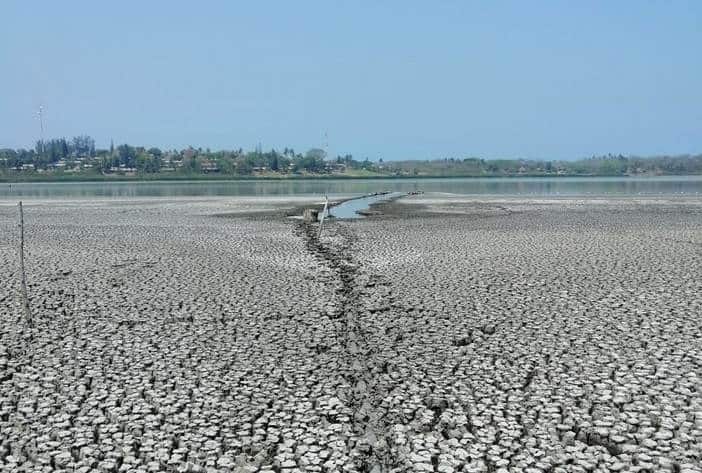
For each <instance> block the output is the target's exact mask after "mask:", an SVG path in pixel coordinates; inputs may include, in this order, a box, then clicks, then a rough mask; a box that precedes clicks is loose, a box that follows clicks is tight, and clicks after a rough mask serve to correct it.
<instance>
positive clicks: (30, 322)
mask: <svg viewBox="0 0 702 473" xmlns="http://www.w3.org/2000/svg"><path fill="white" fill-rule="evenodd" d="M19 214H20V225H19V226H20V245H19V260H20V276H21V278H22V284H21V289H22V306H23V308H24V316H25V319H26V321H27V325H29V326H30V327H33V326H34V323H33V320H32V311H31V310H30V308H29V296H28V295H27V275H26V273H25V271H24V211H23V210H22V201H21V200H20V202H19Z"/></svg>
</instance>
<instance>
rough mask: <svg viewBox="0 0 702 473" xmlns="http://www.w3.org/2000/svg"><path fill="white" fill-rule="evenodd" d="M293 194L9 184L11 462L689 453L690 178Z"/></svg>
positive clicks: (698, 227) (695, 207)
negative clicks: (248, 196) (347, 211)
mask: <svg viewBox="0 0 702 473" xmlns="http://www.w3.org/2000/svg"><path fill="white" fill-rule="evenodd" d="M293 204H294V205H297V204H301V206H305V205H309V203H308V202H306V201H305V202H302V203H299V202H298V203H294V202H293ZM290 205H291V203H290V202H276V203H270V202H267V203H265V205H263V204H262V203H260V202H259V203H251V202H233V201H227V200H225V199H222V200H218V199H208V200H203V201H192V202H189V201H186V200H178V201H168V202H158V201H145V202H143V203H141V204H138V205H135V204H134V203H133V202H131V203H124V204H122V203H114V202H113V203H111V204H109V205H107V204H105V205H103V204H94V205H84V204H83V205H81V204H72V203H71V204H52V205H48V204H35V205H31V206H29V207H28V208H26V209H25V211H26V214H25V220H26V223H27V229H26V235H25V236H26V238H27V273H28V274H27V276H28V280H29V293H30V298H31V306H32V308H33V310H34V311H35V317H34V318H35V326H34V328H29V327H27V326H26V325H25V324H24V323H23V322H22V320H21V317H20V315H21V307H20V305H19V300H18V299H17V296H16V295H17V291H18V284H17V281H18V278H17V265H16V251H15V250H16V249H15V246H14V245H15V243H16V241H15V240H16V227H15V225H16V214H15V212H16V210H15V208H14V207H11V206H0V228H1V229H2V231H1V232H0V283H1V284H0V317H1V321H2V325H1V326H0V340H1V342H0V343H1V346H0V466H1V467H2V468H3V469H7V470H9V471H12V470H18V469H20V468H24V469H40V468H44V469H47V470H50V469H55V470H59V471H61V470H62V471H74V470H75V471H90V470H91V469H99V470H102V471H149V470H151V471H162V470H166V469H175V470H177V471H240V472H244V471H289V472H293V471H323V472H333V471H358V472H370V471H372V472H385V471H441V472H452V471H466V472H468V471H473V472H479V471H554V472H555V471H698V465H699V462H700V455H701V454H702V394H701V393H702V381H701V379H702V364H701V363H702V362H701V361H700V357H699V354H700V353H702V345H701V343H702V342H701V341H700V340H702V324H701V323H700V319H699V314H700V313H702V299H701V298H700V294H702V287H701V286H700V284H701V283H700V281H702V274H701V273H700V271H702V269H701V268H702V252H701V251H700V249H701V248H702V203H701V202H699V201H694V200H685V201H676V200H666V201H653V200H648V201H642V202H639V201H632V200H627V199H624V200H621V201H618V200H606V201H605V200H597V201H596V202H595V201H592V200H587V201H585V200H540V201H524V200H517V199H492V200H491V199H483V200H476V199H466V198H462V199H457V198H452V200H451V201H448V202H447V199H445V198H443V197H442V198H441V199H439V198H437V197H436V196H414V197H409V198H406V199H405V198H403V199H401V200H399V201H396V202H388V203H382V204H379V205H376V206H374V208H373V210H379V211H381V212H382V214H380V215H375V216H371V217H369V218H366V219H360V220H356V221H343V220H337V221H332V220H330V221H328V222H326V223H325V230H324V232H323V234H322V237H321V239H317V232H316V226H309V227H308V226H305V225H303V224H302V223H301V222H298V221H294V220H289V219H285V218H283V215H284V214H285V213H286V212H289V211H291V209H292V208H293V207H294V205H293V207H291V206H290ZM222 214H227V215H228V217H229V218H216V217H215V216H216V215H222Z"/></svg>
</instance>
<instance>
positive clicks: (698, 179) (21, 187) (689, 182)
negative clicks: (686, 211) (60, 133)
mask: <svg viewBox="0 0 702 473" xmlns="http://www.w3.org/2000/svg"><path fill="white" fill-rule="evenodd" d="M383 191H390V192H411V191H425V192H448V193H455V194H466V195H498V196H499V195H504V196H597V195H612V196H640V195H688V196H689V195H693V196H694V195H702V176H665V177H630V178H627V177H523V178H522V177H518V178H432V179H307V180H240V181H160V182H60V183H58V182H57V183H15V184H7V183H3V184H0V199H13V200H14V199H19V198H22V199H32V198H36V199H66V198H70V199H82V198H85V199H92V198H136V197H214V196H290V195H323V194H327V195H329V196H330V197H340V196H350V195H363V194H371V193H374V192H383Z"/></svg>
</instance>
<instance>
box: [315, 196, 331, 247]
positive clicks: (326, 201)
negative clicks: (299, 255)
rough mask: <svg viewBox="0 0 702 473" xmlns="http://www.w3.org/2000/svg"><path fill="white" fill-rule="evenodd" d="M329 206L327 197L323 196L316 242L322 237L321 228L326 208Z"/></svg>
mask: <svg viewBox="0 0 702 473" xmlns="http://www.w3.org/2000/svg"><path fill="white" fill-rule="evenodd" d="M328 206H329V197H327V196H326V195H325V196H324V210H322V218H321V219H320V220H319V233H318V234H317V240H319V239H320V238H321V236H322V226H323V225H324V217H325V216H326V215H327V207H328Z"/></svg>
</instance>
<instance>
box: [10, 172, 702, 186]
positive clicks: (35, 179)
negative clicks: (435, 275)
mask: <svg viewBox="0 0 702 473" xmlns="http://www.w3.org/2000/svg"><path fill="white" fill-rule="evenodd" d="M684 177H688V178H694V177H702V174H601V175H600V174H561V175H554V174H509V175H455V176H428V175H419V176H391V175H388V176H383V175H380V176H343V175H314V176H287V175H286V176H280V177H274V176H221V175H220V176H212V177H210V176H172V177H168V176H157V177H153V178H151V177H147V176H136V177H128V176H115V177H112V176H102V177H100V176H85V177H73V176H71V177H65V178H64V177H61V178H55V177H39V176H31V177H28V178H23V179H9V178H8V177H6V176H0V184H40V183H47V184H60V183H70V184H76V183H85V184H90V183H96V184H99V183H106V182H107V183H110V182H114V183H124V182H129V183H141V182H146V183H160V182H164V183H173V182H250V181H259V182H280V181H311V180H344V181H346V180H350V181H355V180H382V179H387V180H425V179H442V180H443V179H510V180H511V179H656V178H684Z"/></svg>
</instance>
